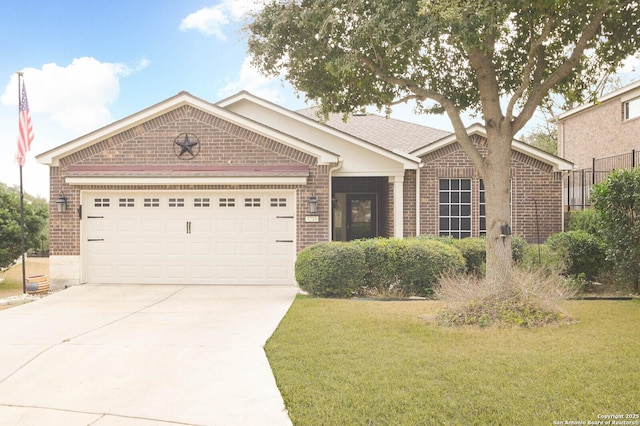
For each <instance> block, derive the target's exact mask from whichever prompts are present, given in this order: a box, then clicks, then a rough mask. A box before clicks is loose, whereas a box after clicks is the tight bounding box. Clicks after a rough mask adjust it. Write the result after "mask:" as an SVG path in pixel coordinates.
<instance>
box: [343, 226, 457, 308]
mask: <svg viewBox="0 0 640 426" xmlns="http://www.w3.org/2000/svg"><path fill="white" fill-rule="evenodd" d="M352 244H354V245H358V246H360V247H361V248H362V250H363V251H364V253H365V259H366V270H367V274H366V276H365V277H364V280H363V282H364V288H363V293H367V294H369V295H371V294H375V295H389V294H391V295H399V296H406V295H420V296H429V295H430V294H431V291H432V290H431V289H432V286H433V284H434V283H436V282H437V280H438V277H439V276H440V274H442V273H443V272H445V271H447V270H450V269H452V270H456V271H459V270H461V269H464V258H463V257H462V255H461V254H460V252H459V251H458V250H456V249H455V248H454V247H452V246H451V245H447V244H444V243H441V242H439V241H437V240H432V239H408V240H401V239H393V238H392V239H387V238H377V239H370V240H359V241H354V242H352Z"/></svg>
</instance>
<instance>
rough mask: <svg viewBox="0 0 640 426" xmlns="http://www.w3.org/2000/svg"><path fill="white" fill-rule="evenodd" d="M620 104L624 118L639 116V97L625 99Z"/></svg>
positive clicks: (629, 118)
mask: <svg viewBox="0 0 640 426" xmlns="http://www.w3.org/2000/svg"><path fill="white" fill-rule="evenodd" d="M622 106H623V116H624V119H625V120H631V119H633V118H637V117H640V97H638V98H635V99H631V100H629V101H626V102H624V103H623V104H622Z"/></svg>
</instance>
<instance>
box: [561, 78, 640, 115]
mask: <svg viewBox="0 0 640 426" xmlns="http://www.w3.org/2000/svg"><path fill="white" fill-rule="evenodd" d="M638 88H640V80H638V81H636V82H633V83H631V84H629V85H627V86H625V87H622V88H620V89H618V90H614V91H613V92H610V93H607V94H606V95H604V96H601V97H599V98H598V99H597V100H596V102H595V103H588V104H583V105H580V106H578V107H576V108H573V109H570V110H569V111H565V112H563V113H562V114H559V115H557V116H556V117H554V119H552V121H562V120H564V119H566V118H568V117H570V116H572V115H575V114H577V113H579V112H582V111H585V110H587V109H589V108H593V107H597V106H598V105H600V104H602V103H603V102H606V101H608V100H610V99H613V98H615V97H617V96H621V95H624V96H623V97H622V99H621V101H622V102H626V101H628V100H629V99H631V98H634V97H637V96H638V92H634V93H633V94H628V93H629V92H631V91H633V90H635V89H638Z"/></svg>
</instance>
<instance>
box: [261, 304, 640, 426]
mask: <svg viewBox="0 0 640 426" xmlns="http://www.w3.org/2000/svg"><path fill="white" fill-rule="evenodd" d="M562 306H563V308H564V309H566V310H567V311H568V312H569V313H570V314H571V315H572V316H573V317H574V318H575V319H577V320H578V323H576V324H572V325H562V326H553V327H543V328H538V329H483V330H480V329H449V328H442V327H440V326H438V325H436V324H435V323H433V322H430V321H428V320H426V319H424V318H425V317H429V316H431V315H433V314H435V313H436V312H437V311H438V310H439V309H440V308H441V307H442V304H441V302H433V301H416V302H377V301H358V300H337V299H316V298H308V297H298V298H297V299H296V301H295V302H294V304H293V306H292V307H291V309H290V311H289V312H288V313H287V315H286V317H285V318H284V320H283V321H282V323H281V324H280V326H279V327H278V329H277V331H276V332H275V333H274V335H273V336H272V337H271V339H270V340H269V341H268V342H267V345H266V347H265V350H266V352H267V356H268V358H269V361H270V363H271V366H272V368H273V371H274V375H275V377H276V381H277V383H278V386H279V388H280V391H281V392H282V395H283V398H284V400H285V404H286V406H287V408H288V410H289V415H290V417H291V419H292V421H293V423H294V425H305V426H306V425H440V424H446V425H488V424H494V425H498V424H502V425H552V424H553V422H554V421H558V422H562V424H565V423H564V422H565V421H566V422H570V421H584V422H585V424H586V423H587V422H588V421H597V420H600V419H599V418H598V415H609V414H623V415H626V414H629V415H632V416H633V415H636V414H639V413H640V386H638V384H639V383H640V301H638V300H634V301H566V302H563V304H562ZM623 420H624V419H623ZM633 420H638V419H633ZM566 424H570V423H566Z"/></svg>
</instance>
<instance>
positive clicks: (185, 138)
mask: <svg viewBox="0 0 640 426" xmlns="http://www.w3.org/2000/svg"><path fill="white" fill-rule="evenodd" d="M173 143H174V145H173V152H175V154H176V155H177V156H178V158H181V159H185V160H191V159H192V158H194V157H195V156H196V155H198V154H199V153H200V140H198V137H197V136H196V135H194V134H193V133H181V134H179V135H178V136H177V137H176V138H175V139H174V140H173Z"/></svg>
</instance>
